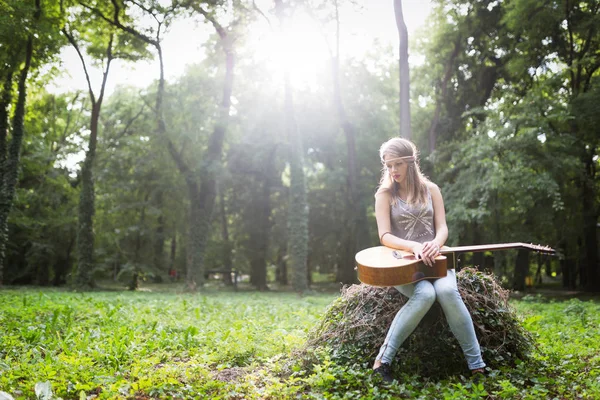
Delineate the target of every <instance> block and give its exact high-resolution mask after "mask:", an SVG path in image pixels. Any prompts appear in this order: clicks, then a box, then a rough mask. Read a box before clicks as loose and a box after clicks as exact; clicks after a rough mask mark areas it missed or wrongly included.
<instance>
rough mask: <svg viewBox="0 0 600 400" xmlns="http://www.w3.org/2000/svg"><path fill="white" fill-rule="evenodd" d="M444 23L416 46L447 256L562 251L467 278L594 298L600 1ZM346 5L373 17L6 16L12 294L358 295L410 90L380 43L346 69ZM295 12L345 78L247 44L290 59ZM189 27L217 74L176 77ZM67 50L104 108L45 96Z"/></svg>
mask: <svg viewBox="0 0 600 400" xmlns="http://www.w3.org/2000/svg"><path fill="white" fill-rule="evenodd" d="M432 4H433V6H432V13H431V15H430V18H429V20H428V22H427V25H426V27H425V28H424V29H423V30H422V31H421V33H420V34H419V35H418V36H415V37H412V38H410V54H411V57H412V56H415V55H420V56H421V57H422V59H423V60H424V61H423V62H422V63H419V64H418V65H413V66H411V71H410V80H411V85H410V97H411V125H412V140H413V141H415V143H416V144H417V145H418V147H419V148H420V150H421V163H422V167H423V170H424V172H425V173H426V175H427V176H429V177H430V178H431V179H432V180H433V181H434V182H436V183H437V184H438V185H439V186H440V188H441V190H442V193H443V195H444V199H445V205H446V210H447V220H448V224H449V230H450V237H449V240H448V244H449V245H468V244H480V243H500V242H514V241H518V242H532V243H541V244H547V245H550V246H552V247H554V248H556V249H557V251H558V255H559V256H558V257H556V258H552V259H542V258H539V257H536V256H535V254H530V253H529V252H527V251H514V252H497V253H494V254H493V255H492V254H491V253H490V254H483V253H480V254H476V255H474V256H472V257H466V259H465V260H464V262H465V263H468V264H475V265H479V266H481V267H482V268H486V269H488V270H490V271H493V272H494V273H495V274H497V275H498V276H499V277H500V278H501V281H502V282H503V284H505V285H506V286H507V287H511V288H514V289H523V288H524V287H525V282H526V276H533V277H535V279H536V280H537V281H540V280H541V279H542V276H553V275H558V277H559V278H560V279H562V286H563V287H565V288H570V289H575V288H583V289H586V290H590V291H594V290H600V277H599V273H598V270H599V268H598V264H599V263H598V229H599V227H598V226H599V225H598V214H599V211H600V197H599V190H598V189H599V174H598V171H597V170H598V167H599V160H598V153H599V150H598V145H599V140H600V134H599V131H600V79H599V78H600V72H599V71H600V31H599V29H598V27H600V16H599V10H600V2H598V1H569V0H550V1H544V2H540V1H537V0H511V1H498V0H496V1H485V0H484V1H466V0H453V1H442V0H436V1H433V2H432ZM340 7H356V9H357V10H358V11H360V1H352V2H350V1H344V0H339V1H325V0H304V1H302V0H297V1H292V0H288V1H283V0H274V1H273V2H272V3H271V4H270V5H269V6H268V7H262V8H261V7H259V6H258V5H257V4H256V3H255V2H254V1H247V0H233V1H231V0H230V1H195V0H173V1H156V0H86V1H75V0H62V1H59V0H26V1H23V0H0V169H1V176H2V179H1V182H0V184H1V186H0V233H1V235H0V254H1V256H0V277H1V282H3V283H4V284H5V285H13V284H19V285H21V284H37V285H64V284H71V285H74V286H76V287H83V288H85V287H93V286H95V285H96V284H97V283H98V282H100V281H101V280H102V279H116V280H121V281H123V282H126V283H128V284H129V285H130V287H131V288H135V287H137V285H138V284H139V280H140V279H141V278H148V279H153V280H155V281H160V280H161V279H162V280H167V279H168V273H169V270H171V269H175V270H177V271H178V272H179V274H180V275H181V277H182V279H184V280H185V282H186V284H187V285H186V286H187V287H188V288H189V289H191V290H197V289H200V288H201V287H202V285H203V284H204V281H205V272H206V271H208V270H211V269H231V268H235V269H237V270H239V271H242V272H243V273H245V274H248V275H249V276H250V279H251V283H252V285H253V286H254V287H256V288H257V289H260V290H264V289H267V287H268V284H269V283H271V282H278V284H281V285H288V284H289V285H291V286H292V287H293V289H294V290H297V291H305V290H306V289H307V288H308V287H309V286H310V284H311V282H310V281H311V279H312V277H313V276H315V274H314V273H319V276H326V277H329V278H330V279H331V280H332V281H337V282H343V283H352V282H354V281H355V279H356V274H355V271H354V254H355V253H356V252H357V251H358V250H360V249H362V248H365V247H369V246H374V245H377V244H378V238H377V231H376V224H375V219H374V209H373V203H374V198H373V194H374V192H375V190H376V187H377V184H378V180H379V176H380V171H381V164H380V161H379V158H378V153H377V151H378V148H379V146H380V144H381V143H382V142H384V141H385V140H387V139H389V138H390V137H393V136H397V135H398V132H399V129H400V116H399V115H400V114H399V96H398V91H399V72H398V59H397V58H396V57H395V56H394V49H392V48H390V47H389V46H383V45H381V44H378V43H376V42H375V43H373V44H372V47H371V49H370V51H369V52H368V53H367V54H366V55H365V56H364V57H360V58H357V57H343V55H342V54H341V53H340V51H339V49H340V40H341V38H342V36H341V35H340V30H341V29H344V21H343V20H341V19H340V13H339V8H340ZM389 8H390V15H393V13H394V4H393V1H392V0H390V1H389ZM300 14H302V15H305V16H308V17H310V18H311V19H313V20H314V21H315V23H316V24H317V25H315V26H322V27H324V29H323V40H324V41H326V43H327V44H328V48H329V49H330V62H329V63H328V65H329V66H330V69H328V70H323V71H321V73H320V74H319V75H318V81H317V84H316V85H314V86H310V87H303V88H300V87H297V86H294V85H293V84H292V83H291V79H290V73H289V70H287V69H286V68H285V67H283V70H282V71H276V72H277V74H273V71H272V70H271V69H270V68H269V67H268V66H267V65H265V64H264V62H263V61H261V60H260V59H258V58H256V57H254V55H253V54H252V51H251V49H250V47H249V46H248V40H247V39H248V38H249V37H250V36H251V33H252V31H253V29H255V27H256V26H257V24H262V26H269V29H270V32H271V35H274V36H275V37H277V38H279V40H281V41H282V43H283V46H285V45H286V38H287V36H286V35H287V34H288V32H287V27H288V26H289V24H290V21H291V20H292V19H293V18H295V17H296V16H297V15H300ZM182 18H196V19H197V20H198V21H200V22H201V23H204V24H207V25H208V26H210V27H212V28H213V30H214V34H213V35H212V36H211V37H210V38H209V39H208V40H207V41H206V43H205V45H204V47H203V48H204V52H205V53H206V57H205V59H204V60H203V61H202V62H201V63H198V64H195V65H191V66H189V67H188V68H187V69H186V71H185V73H184V74H183V75H181V76H179V77H178V78H176V79H169V80H167V79H165V71H164V62H163V61H164V60H163V50H164V49H163V47H162V45H163V38H164V34H165V30H166V29H168V28H169V27H170V26H172V25H173V24H176V23H177V21H179V20H181V19H182ZM332 27H333V28H332ZM325 28H326V29H325ZM331 32H334V33H333V34H331ZM65 46H71V47H72V48H74V49H76V51H77V54H78V55H79V57H80V58H81V61H82V63H81V65H80V67H81V68H82V69H85V71H86V74H85V75H86V77H87V78H88V80H87V83H88V84H89V90H88V91H83V92H67V93H60V94H58V93H54V92H52V91H50V90H49V87H50V86H51V84H52V82H53V80H54V79H56V77H57V76H58V74H59V72H60V70H61V68H62V67H61V66H60V63H59V55H60V51H61V49H63V48H64V47H65ZM149 58H157V59H158V60H159V61H160V70H157V71H156V76H155V77H154V78H153V79H152V80H151V81H148V83H147V86H146V87H145V88H143V89H139V88H136V87H128V86H120V87H118V88H117V89H116V90H115V91H114V92H113V93H111V94H110V95H105V88H106V82H107V81H109V80H110V79H111V65H112V64H113V63H114V62H115V60H119V61H120V62H122V61H129V62H131V63H135V62H143V61H144V60H147V59H149ZM92 64H94V65H97V66H100V68H101V69H102V71H103V75H102V76H101V77H91V76H90V75H91V74H92V72H93V71H92V70H91V69H90V65H92ZM275 77H281V79H275ZM98 78H101V81H102V84H101V86H98V85H96V86H94V85H92V84H91V82H92V81H93V79H98ZM82 152H85V159H84V160H83V161H82V162H81V163H80V164H79V165H78V166H77V167H76V168H74V167H73V166H69V163H68V160H70V159H72V158H73V157H74V156H76V155H78V154H82Z"/></svg>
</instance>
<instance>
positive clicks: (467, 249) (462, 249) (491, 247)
mask: <svg viewBox="0 0 600 400" xmlns="http://www.w3.org/2000/svg"><path fill="white" fill-rule="evenodd" d="M509 249H529V250H534V251H539V252H542V253H549V254H554V252H555V251H554V249H552V248H550V247H548V246H536V245H534V244H527V243H500V244H479V245H474V246H457V247H442V248H441V249H440V253H442V254H445V253H476V252H481V251H495V250H509Z"/></svg>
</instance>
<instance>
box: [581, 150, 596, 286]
mask: <svg viewBox="0 0 600 400" xmlns="http://www.w3.org/2000/svg"><path fill="white" fill-rule="evenodd" d="M593 162H594V161H593V160H589V162H588V164H591V163H593ZM592 171H593V167H592V166H591V165H588V168H587V171H586V172H587V175H588V176H589V178H588V180H586V181H585V182H584V184H583V193H582V198H583V199H582V200H583V221H584V223H583V244H584V247H585V255H584V257H585V284H584V285H583V287H584V289H585V290H586V291H599V290H600V282H599V280H598V210H597V205H596V204H595V201H594V200H595V199H596V193H595V192H594V188H593V186H592V185H593V183H591V182H594V181H593V179H594V176H593V172H592ZM582 278H583V276H582Z"/></svg>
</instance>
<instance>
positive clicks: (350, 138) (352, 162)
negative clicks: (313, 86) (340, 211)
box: [331, 0, 369, 284]
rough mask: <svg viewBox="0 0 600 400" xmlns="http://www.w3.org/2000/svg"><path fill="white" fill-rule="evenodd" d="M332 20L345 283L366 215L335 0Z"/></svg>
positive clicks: (363, 241)
mask: <svg viewBox="0 0 600 400" xmlns="http://www.w3.org/2000/svg"><path fill="white" fill-rule="evenodd" d="M335 21H336V50H335V55H334V56H333V57H332V60H331V61H332V72H333V100H334V104H335V107H336V110H337V115H338V119H339V121H340V125H341V127H342V130H343V131H344V135H345V138H346V167H347V174H348V175H347V183H346V187H347V191H348V197H347V198H348V204H347V206H346V208H345V210H346V212H347V216H346V218H344V219H345V221H348V222H349V224H348V225H346V226H345V228H347V230H345V233H346V234H345V235H343V237H342V241H344V242H346V243H345V245H343V247H344V248H345V250H344V251H346V252H348V254H347V255H346V256H342V257H341V258H342V262H341V263H340V265H339V268H338V270H337V281H338V282H342V283H345V284H352V283H357V282H358V279H357V277H356V272H355V271H354V266H355V264H354V255H355V254H356V253H357V252H358V251H360V250H362V249H364V248H366V247H368V243H369V227H368V221H367V216H366V209H365V206H364V203H363V202H362V199H361V198H360V196H359V193H358V189H357V182H358V178H359V173H358V166H357V162H356V128H355V126H354V124H352V122H350V119H349V118H348V114H347V113H346V109H345V107H344V102H343V100H342V89H341V80H340V50H339V48H340V19H339V10H338V2H337V0H336V1H335Z"/></svg>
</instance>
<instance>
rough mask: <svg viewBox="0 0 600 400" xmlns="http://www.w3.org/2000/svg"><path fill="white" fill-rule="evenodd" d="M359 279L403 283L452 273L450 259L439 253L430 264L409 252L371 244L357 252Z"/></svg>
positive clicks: (388, 283) (373, 283) (392, 283)
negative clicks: (431, 264) (449, 271)
mask: <svg viewBox="0 0 600 400" xmlns="http://www.w3.org/2000/svg"><path fill="white" fill-rule="evenodd" d="M355 260H356V268H357V271H358V279H359V280H360V281H361V282H362V283H366V284H367V285H371V286H399V285H406V284H408V283H414V282H418V281H420V280H423V279H437V278H443V277H445V276H446V274H447V272H448V269H447V268H448V263H447V258H446V257H445V256H443V255H439V256H437V257H436V258H435V264H434V265H433V266H432V267H428V266H427V265H425V263H423V261H421V260H418V259H416V258H415V256H414V254H413V253H411V252H408V251H402V250H395V249H391V248H389V247H385V246H378V247H371V248H368V249H365V250H362V251H360V252H358V253H357V254H356V257H355Z"/></svg>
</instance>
